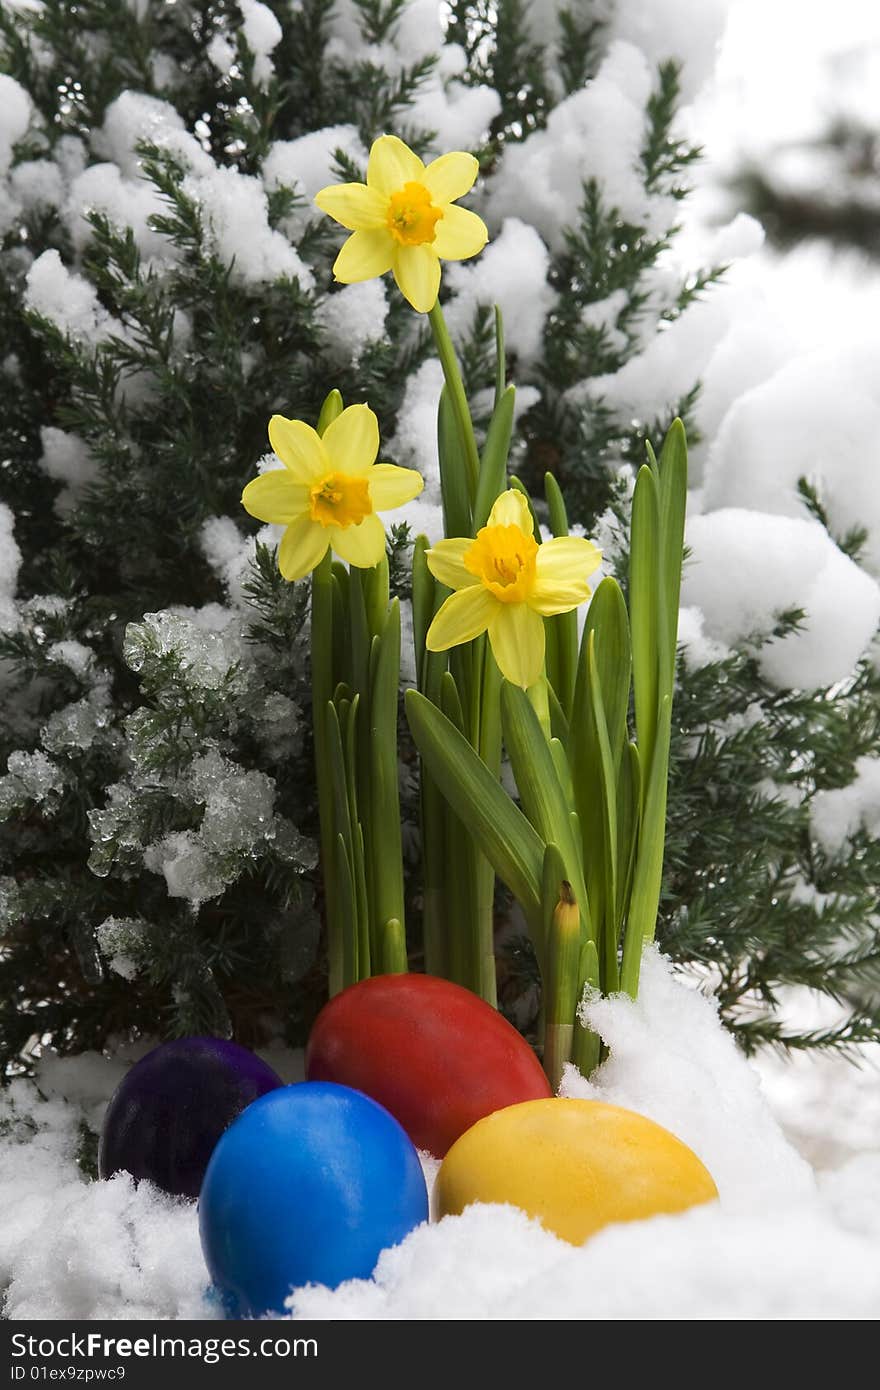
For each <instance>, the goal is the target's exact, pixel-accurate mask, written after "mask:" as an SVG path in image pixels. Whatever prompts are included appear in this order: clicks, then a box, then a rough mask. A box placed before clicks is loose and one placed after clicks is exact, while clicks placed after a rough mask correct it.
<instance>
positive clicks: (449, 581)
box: [425, 536, 480, 589]
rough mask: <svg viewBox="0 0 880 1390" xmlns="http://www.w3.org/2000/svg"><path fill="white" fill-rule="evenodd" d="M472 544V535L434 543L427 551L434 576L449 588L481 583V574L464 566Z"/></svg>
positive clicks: (468, 586) (469, 586) (427, 557)
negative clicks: (473, 572) (472, 572)
mask: <svg viewBox="0 0 880 1390" xmlns="http://www.w3.org/2000/svg"><path fill="white" fill-rule="evenodd" d="M472 545H473V541H472V540H471V538H470V536H453V537H452V538H451V539H450V540H446V541H438V542H437V544H436V545H432V546H431V549H430V550H428V551H427V552H426V553H425V559H426V560H427V562H428V569H429V570H430V571H431V573H432V574H433V576H434V578H435V579H439V581H440V583H441V584H445V585H446V587H447V588H448V589H469V588H471V586H472V585H474V584H479V582H480V579H479V576H478V575H476V574H471V572H470V570H466V569H465V567H464V557H465V555H466V554H467V552H468V551H469V550H470V548H471V546H472Z"/></svg>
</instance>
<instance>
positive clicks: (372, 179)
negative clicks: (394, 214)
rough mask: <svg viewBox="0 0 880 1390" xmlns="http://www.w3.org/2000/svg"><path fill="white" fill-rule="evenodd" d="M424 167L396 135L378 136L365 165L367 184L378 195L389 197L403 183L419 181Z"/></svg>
mask: <svg viewBox="0 0 880 1390" xmlns="http://www.w3.org/2000/svg"><path fill="white" fill-rule="evenodd" d="M424 173H425V166H424V164H423V163H422V161H421V160H420V159H419V157H418V155H417V154H414V153H413V151H412V150H411V149H410V147H409V145H405V144H404V143H403V141H402V140H398V138H397V136H396V135H380V136H379V139H378V140H374V141H373V145H372V148H371V150H370V159H369V163H368V164H367V183H368V185H369V186H370V188H375V189H376V190H377V191H378V192H379V193H383V194H384V195H385V196H386V197H390V196H391V194H392V193H396V192H397V191H398V189H401V188H403V185H404V184H405V183H414V182H418V181H421V180H422V178H423V176H424Z"/></svg>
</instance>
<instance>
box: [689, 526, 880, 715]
mask: <svg viewBox="0 0 880 1390" xmlns="http://www.w3.org/2000/svg"><path fill="white" fill-rule="evenodd" d="M686 539H687V544H688V546H689V547H690V551H691V555H690V559H689V561H688V562H687V564H686V565H685V568H684V576H683V581H682V603H683V604H684V605H685V606H692V607H697V608H699V609H700V611H701V612H702V614H703V618H704V620H705V631H706V633H707V634H708V636H709V637H710V638H712V639H713V640H714V641H718V642H722V643H724V644H726V645H727V646H733V645H735V644H737V643H742V642H747V641H748V640H749V639H750V638H753V637H758V638H760V637H767V636H769V635H770V634H771V633H772V632H773V630H774V628H775V626H776V624H777V620H778V617H779V615H780V614H782V613H784V612H787V611H791V610H793V609H802V610H803V612H804V620H803V626H802V628H801V629H800V630H798V631H794V632H790V633H788V634H786V635H785V636H784V637H780V638H775V639H773V640H772V641H770V642H768V643H767V644H766V645H764V646H762V647H761V650H760V653H759V657H758V660H759V664H760V666H761V670H762V672H763V674H764V675H765V676H766V678H767V680H769V681H770V682H771V683H772V684H773V685H776V686H779V687H781V688H787V689H791V688H801V689H813V688H816V687H819V686H828V685H833V684H834V682H835V681H838V680H842V679H843V678H844V677H845V676H848V675H849V674H850V672H851V671H852V669H853V667H854V666H855V665H856V663H857V662H858V660H859V658H860V657H861V656H862V655H863V654H864V653H865V652H866V650H867V649H868V647H869V645H870V643H871V641H872V639H873V637H874V634H875V633H876V631H877V624H878V621H880V586H878V585H877V583H876V582H875V581H874V580H873V579H872V578H871V576H870V575H869V574H867V573H866V572H865V571H864V570H863V569H861V568H860V566H858V565H856V564H855V563H854V562H853V561H852V560H850V559H849V557H848V556H846V555H844V554H843V552H842V551H841V550H839V549H838V548H837V546H836V545H835V544H834V542H833V541H832V540H831V538H830V537H829V535H828V533H827V531H826V530H825V528H824V527H823V526H822V525H820V524H819V522H817V521H807V520H801V519H796V518H794V517H788V516H768V515H766V514H764V513H762V512H759V511H746V510H744V509H739V508H726V509H724V510H722V511H717V512H708V513H706V514H705V515H703V516H695V517H692V518H690V520H689V522H688V526H687V535H686Z"/></svg>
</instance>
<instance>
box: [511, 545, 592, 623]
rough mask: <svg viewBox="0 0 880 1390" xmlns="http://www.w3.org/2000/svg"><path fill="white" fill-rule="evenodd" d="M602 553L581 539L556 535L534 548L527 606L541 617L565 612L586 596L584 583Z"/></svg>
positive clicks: (586, 597) (588, 592) (587, 593)
mask: <svg viewBox="0 0 880 1390" xmlns="http://www.w3.org/2000/svg"><path fill="white" fill-rule="evenodd" d="M601 559H602V552H601V551H600V550H597V549H596V547H595V546H594V545H593V543H592V541H588V540H586V539H585V538H584V537H583V536H557V537H556V538H555V539H554V540H552V541H545V542H544V544H543V545H541V546H539V547H538V553H537V555H536V556H535V586H534V588H533V590H532V593H531V595H530V596H529V603H530V604H531V606H532V608H534V609H536V610H537V611H538V612H539V613H543V615H544V617H545V618H548V617H550V616H551V615H552V614H553V613H567V612H569V610H570V609H572V608H577V607H578V605H579V604H581V603H585V602H586V600H587V599H588V598H589V597H590V585H589V584H588V582H587V580H588V577H589V575H591V574H592V573H593V571H594V570H596V569H598V567H599V563H600V561H601Z"/></svg>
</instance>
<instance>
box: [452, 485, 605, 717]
mask: <svg viewBox="0 0 880 1390" xmlns="http://www.w3.org/2000/svg"><path fill="white" fill-rule="evenodd" d="M601 558H602V557H601V552H600V551H598V550H597V549H596V547H595V546H594V545H593V544H592V542H591V541H588V540H585V539H584V538H583V537H579V536H558V537H556V538H555V539H554V540H549V541H545V542H544V543H543V545H539V544H538V542H537V541H536V540H535V534H534V524H533V521H532V514H531V511H530V509H529V504H528V502H527V501H526V498H525V497H524V496H523V494H522V493H521V492H517V491H516V490H515V489H514V488H511V489H510V490H509V491H508V492H503V493H502V494H501V496H500V497H499V498H498V500H497V502H496V503H495V505H494V506H493V508H492V510H491V512H490V513H489V520H488V522H487V524H486V525H485V526H483V527H482V528H481V529H480V531H479V532H478V533H477V538H476V540H474V539H472V538H470V537H456V538H455V539H453V540H445V541H439V542H438V544H437V545H435V546H432V547H431V549H430V550H429V551H428V552H427V561H428V568H429V569H430V571H431V573H432V574H433V576H434V578H435V579H438V580H439V581H440V583H441V584H445V585H446V586H447V588H450V589H453V590H454V592H453V593H452V594H450V596H449V598H448V599H447V600H446V602H445V603H444V604H443V605H442V607H441V608H440V610H439V611H438V613H437V615H436V617H435V618H434V621H433V622H432V624H431V626H430V628H429V629H428V635H427V638H426V646H427V648H428V650H429V651H432V652H442V651H446V650H447V648H449V647H457V646H458V645H459V644H460V643H462V642H470V641H471V640H472V639H473V638H475V637H479V636H480V635H481V633H483V632H488V634H489V643H490V645H491V647H492V653H493V655H494V657H495V660H496V662H497V663H498V666H499V668H500V670H501V674H502V675H503V676H504V677H505V678H506V679H507V680H509V681H511V682H512V683H513V684H514V685H519V686H522V687H523V689H528V687H529V686H530V685H534V684H535V683H536V682H537V681H538V680H539V679H540V678H541V676H542V675H543V672H544V622H543V619H544V618H548V617H551V616H552V615H553V614H555V613H568V612H570V611H571V609H572V608H577V607H578V606H579V605H580V604H582V603H584V602H585V600H586V599H588V598H589V597H590V586H589V584H588V583H587V577H588V576H589V575H591V574H592V573H593V571H594V570H595V569H596V568H597V567H598V565H599V562H600V560H601Z"/></svg>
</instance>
